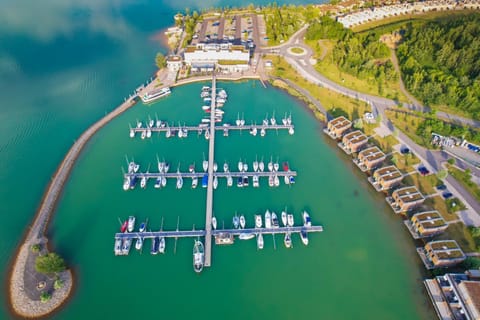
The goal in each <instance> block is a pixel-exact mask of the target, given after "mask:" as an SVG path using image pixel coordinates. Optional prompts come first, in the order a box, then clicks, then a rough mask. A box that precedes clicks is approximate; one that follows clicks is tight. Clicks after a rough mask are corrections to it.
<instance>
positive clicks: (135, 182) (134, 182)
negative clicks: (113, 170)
mask: <svg viewBox="0 0 480 320" xmlns="http://www.w3.org/2000/svg"><path fill="white" fill-rule="evenodd" d="M136 184H137V177H135V176H133V177H132V178H130V189H135V185H136Z"/></svg>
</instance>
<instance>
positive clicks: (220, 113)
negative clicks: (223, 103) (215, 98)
mask: <svg viewBox="0 0 480 320" xmlns="http://www.w3.org/2000/svg"><path fill="white" fill-rule="evenodd" d="M224 113H225V111H223V110H220V109H215V114H218V115H222V114H224Z"/></svg>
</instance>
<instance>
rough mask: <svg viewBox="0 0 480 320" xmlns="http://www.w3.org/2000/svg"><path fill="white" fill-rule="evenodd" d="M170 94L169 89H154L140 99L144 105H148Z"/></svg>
mask: <svg viewBox="0 0 480 320" xmlns="http://www.w3.org/2000/svg"><path fill="white" fill-rule="evenodd" d="M170 93H171V90H170V88H169V87H164V88H161V89H156V90H152V91H149V92H147V93H145V94H144V95H143V96H141V99H142V101H143V102H144V103H149V102H152V101H155V100H157V99H160V98H162V97H166V96H168V95H169V94H170Z"/></svg>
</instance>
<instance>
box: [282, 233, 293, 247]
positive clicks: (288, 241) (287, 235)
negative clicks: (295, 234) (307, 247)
mask: <svg viewBox="0 0 480 320" xmlns="http://www.w3.org/2000/svg"><path fill="white" fill-rule="evenodd" d="M283 242H284V243H285V247H287V248H291V247H292V237H291V236H290V233H288V232H287V233H285V239H283Z"/></svg>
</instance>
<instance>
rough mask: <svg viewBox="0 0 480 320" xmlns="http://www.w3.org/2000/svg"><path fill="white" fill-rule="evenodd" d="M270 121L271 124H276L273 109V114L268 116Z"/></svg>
mask: <svg viewBox="0 0 480 320" xmlns="http://www.w3.org/2000/svg"><path fill="white" fill-rule="evenodd" d="M270 123H271V124H272V126H274V125H276V124H277V120H276V119H275V111H274V112H273V115H272V117H271V118H270Z"/></svg>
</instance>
